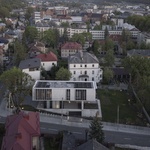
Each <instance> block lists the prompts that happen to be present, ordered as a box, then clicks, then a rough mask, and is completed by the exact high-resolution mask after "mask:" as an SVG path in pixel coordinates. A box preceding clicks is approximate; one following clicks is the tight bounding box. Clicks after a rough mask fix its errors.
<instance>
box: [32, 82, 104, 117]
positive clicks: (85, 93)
mask: <svg viewBox="0 0 150 150" xmlns="http://www.w3.org/2000/svg"><path fill="white" fill-rule="evenodd" d="M96 89H97V86H96V83H95V82H92V81H88V82H85V81H51V80H49V81H48V80H38V81H36V82H35V84H34V86H33V89H32V100H33V101H39V104H38V109H40V110H46V111H50V112H54V113H59V114H64V115H67V116H80V117H81V116H82V117H93V116H95V115H98V116H99V117H100V118H101V117H102V114H101V106H100V100H97V99H96Z"/></svg>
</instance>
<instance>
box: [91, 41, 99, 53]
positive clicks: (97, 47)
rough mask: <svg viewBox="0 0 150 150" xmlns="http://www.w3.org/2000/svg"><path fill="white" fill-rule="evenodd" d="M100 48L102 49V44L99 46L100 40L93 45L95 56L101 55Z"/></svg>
mask: <svg viewBox="0 0 150 150" xmlns="http://www.w3.org/2000/svg"><path fill="white" fill-rule="evenodd" d="M99 48H100V44H99V42H98V40H94V42H93V44H92V51H93V53H94V54H95V55H98V54H99Z"/></svg>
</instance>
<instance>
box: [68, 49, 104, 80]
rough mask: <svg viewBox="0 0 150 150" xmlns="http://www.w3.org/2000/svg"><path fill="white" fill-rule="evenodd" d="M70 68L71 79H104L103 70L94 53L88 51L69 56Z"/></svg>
mask: <svg viewBox="0 0 150 150" xmlns="http://www.w3.org/2000/svg"><path fill="white" fill-rule="evenodd" d="M68 68H69V71H70V72H71V74H72V76H71V79H70V80H71V81H95V82H96V83H98V82H100V81H101V80H102V75H103V70H102V69H101V68H100V66H99V61H98V59H97V57H96V56H95V55H94V54H91V53H88V52H86V51H83V52H79V53H76V54H75V55H72V56H70V57H69V60H68Z"/></svg>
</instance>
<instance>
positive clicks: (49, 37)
mask: <svg viewBox="0 0 150 150" xmlns="http://www.w3.org/2000/svg"><path fill="white" fill-rule="evenodd" d="M59 37H60V35H59V31H58V30H57V29H49V30H47V31H45V32H44V36H43V38H42V39H41V40H42V41H43V42H44V43H45V44H46V45H47V46H48V47H52V48H55V47H56V46H57V44H58V41H59Z"/></svg>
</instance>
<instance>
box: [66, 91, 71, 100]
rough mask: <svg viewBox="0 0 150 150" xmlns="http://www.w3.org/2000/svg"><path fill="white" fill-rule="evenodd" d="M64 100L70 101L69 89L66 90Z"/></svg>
mask: <svg viewBox="0 0 150 150" xmlns="http://www.w3.org/2000/svg"><path fill="white" fill-rule="evenodd" d="M66 100H70V89H67V90H66Z"/></svg>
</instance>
